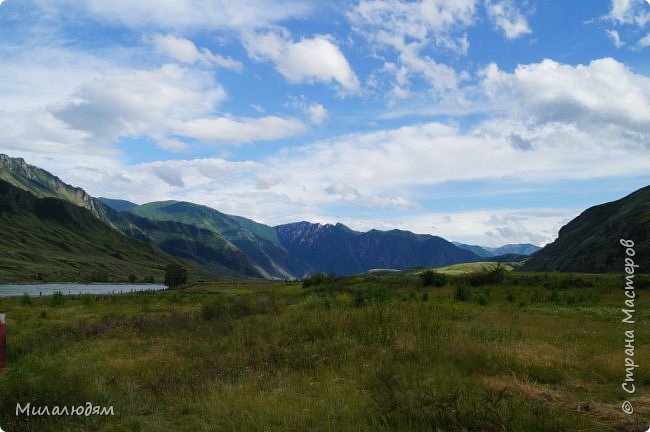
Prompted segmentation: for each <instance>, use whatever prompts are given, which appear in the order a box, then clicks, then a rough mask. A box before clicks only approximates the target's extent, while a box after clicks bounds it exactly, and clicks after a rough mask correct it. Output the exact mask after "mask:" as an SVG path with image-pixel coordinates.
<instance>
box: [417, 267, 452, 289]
mask: <svg viewBox="0 0 650 432" xmlns="http://www.w3.org/2000/svg"><path fill="white" fill-rule="evenodd" d="M420 279H421V280H422V285H424V286H432V285H433V286H437V287H441V286H445V284H446V283H447V275H446V274H444V273H438V272H435V271H433V270H425V271H423V272H422V273H420Z"/></svg>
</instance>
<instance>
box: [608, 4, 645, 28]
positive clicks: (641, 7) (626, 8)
mask: <svg viewBox="0 0 650 432" xmlns="http://www.w3.org/2000/svg"><path fill="white" fill-rule="evenodd" d="M647 6H648V5H647V2H646V1H645V0H611V3H610V10H609V14H608V15H607V17H606V18H608V19H609V20H611V21H612V22H614V23H615V24H619V25H624V24H627V25H634V26H638V27H643V26H645V25H646V24H647V23H649V22H650V12H648V9H647Z"/></svg>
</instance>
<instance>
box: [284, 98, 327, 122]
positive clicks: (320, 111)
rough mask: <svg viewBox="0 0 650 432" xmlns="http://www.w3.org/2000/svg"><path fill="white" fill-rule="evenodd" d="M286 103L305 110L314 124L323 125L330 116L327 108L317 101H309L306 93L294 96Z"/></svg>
mask: <svg viewBox="0 0 650 432" xmlns="http://www.w3.org/2000/svg"><path fill="white" fill-rule="evenodd" d="M286 105H287V106H289V107H292V108H297V109H299V110H301V111H302V112H304V113H305V114H306V115H307V118H308V119H309V122H310V123H311V124H314V125H322V124H323V123H324V122H325V120H327V118H328V117H329V112H328V111H327V108H325V107H324V106H323V105H321V104H319V103H316V102H312V103H309V102H308V101H307V98H306V97H305V95H300V96H299V97H292V98H291V102H290V103H288V104H286Z"/></svg>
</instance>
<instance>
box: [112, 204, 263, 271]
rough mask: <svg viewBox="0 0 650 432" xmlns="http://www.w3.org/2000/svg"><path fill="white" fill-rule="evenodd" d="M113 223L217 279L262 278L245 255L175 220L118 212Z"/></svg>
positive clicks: (214, 236) (210, 234)
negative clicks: (191, 262)
mask: <svg viewBox="0 0 650 432" xmlns="http://www.w3.org/2000/svg"><path fill="white" fill-rule="evenodd" d="M115 222H116V224H117V225H118V228H120V229H121V230H122V231H123V232H124V233H125V234H127V235H129V236H131V237H135V238H138V239H140V240H143V241H146V242H147V243H151V244H153V245H155V246H156V247H158V248H159V249H161V250H162V251H164V252H166V253H168V254H170V255H173V256H177V257H183V258H187V259H189V260H191V261H193V262H195V263H197V264H199V265H200V266H201V267H203V268H204V269H206V270H208V271H209V272H210V273H212V274H213V275H215V276H217V277H219V278H236V279H239V278H241V277H246V278H262V277H263V274H262V273H261V272H260V271H259V270H258V269H257V267H256V266H255V264H253V263H252V262H251V261H250V260H249V259H248V257H246V255H244V254H243V253H242V252H241V251H240V250H239V249H238V248H237V247H235V246H233V245H232V244H231V243H229V242H228V241H227V240H225V239H224V238H223V237H221V236H220V235H219V234H217V233H215V232H213V231H210V230H207V229H204V228H199V227H196V226H194V225H188V224H184V223H181V222H175V221H161V220H153V219H149V218H144V217H141V216H137V215H135V214H131V213H126V212H124V213H120V214H119V215H118V217H117V218H115Z"/></svg>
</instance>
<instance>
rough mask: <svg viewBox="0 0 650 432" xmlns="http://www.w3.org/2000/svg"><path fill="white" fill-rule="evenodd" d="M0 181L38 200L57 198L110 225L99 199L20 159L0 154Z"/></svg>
mask: <svg viewBox="0 0 650 432" xmlns="http://www.w3.org/2000/svg"><path fill="white" fill-rule="evenodd" d="M0 180H4V181H6V182H7V183H9V184H11V185H14V186H15V187H17V188H20V189H23V190H25V191H27V192H30V193H32V194H33V195H34V196H36V197H38V198H48V197H49V198H59V199H63V200H66V201H69V202H71V203H73V204H75V205H77V206H79V207H83V208H85V209H87V210H89V211H90V212H91V213H92V214H93V215H94V216H95V217H97V218H98V219H101V220H102V221H104V222H105V223H107V224H109V225H112V222H111V221H110V219H109V217H108V216H107V211H109V210H110V209H108V208H107V207H106V206H105V205H104V204H103V203H102V202H101V201H100V200H99V199H97V198H93V197H92V196H90V195H88V194H87V193H86V191H84V190H83V189H81V188H78V187H74V186H70V185H68V184H66V183H64V182H63V181H62V180H61V179H60V178H58V177H57V176H55V175H52V174H50V173H49V172H47V171H45V170H43V169H41V168H38V167H35V166H33V165H29V164H28V163H27V162H25V160H24V159H22V158H12V157H9V156H7V155H5V154H0Z"/></svg>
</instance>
